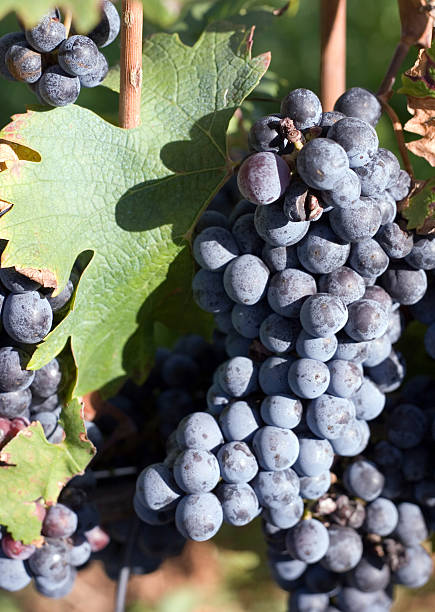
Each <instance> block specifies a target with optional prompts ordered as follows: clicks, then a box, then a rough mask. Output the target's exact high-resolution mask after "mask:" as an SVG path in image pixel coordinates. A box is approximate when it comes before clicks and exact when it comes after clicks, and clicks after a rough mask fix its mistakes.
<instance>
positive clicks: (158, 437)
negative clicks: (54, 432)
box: [78, 334, 225, 580]
mask: <svg viewBox="0 0 435 612" xmlns="http://www.w3.org/2000/svg"><path fill="white" fill-rule="evenodd" d="M215 336H219V334H216V335H215ZM224 355H225V352H224V349H223V347H222V346H221V343H220V341H219V338H218V337H216V338H215V342H213V343H212V344H211V343H209V342H207V341H206V340H204V339H203V338H201V337H200V336H198V335H195V334H190V335H186V336H182V337H181V338H180V339H179V340H178V341H177V342H176V343H175V345H174V347H173V349H172V350H169V349H167V348H159V349H157V352H156V359H155V365H154V367H153V369H152V370H151V373H150V375H149V377H148V378H147V380H146V381H145V383H144V384H143V385H141V386H140V387H138V386H136V385H134V384H132V383H131V382H127V383H126V385H125V386H124V387H123V388H122V389H121V391H120V392H119V393H118V395H116V396H115V397H113V398H111V399H110V407H111V409H110V411H109V412H107V413H103V414H101V415H97V417H96V419H95V420H94V421H93V423H92V425H93V427H94V428H96V429H97V431H98V432H99V434H100V437H102V439H103V440H104V442H103V443H101V442H100V445H99V446H100V448H101V452H98V453H97V455H96V457H95V459H94V460H93V462H92V464H91V466H90V467H89V468H88V469H87V471H86V474H87V477H88V478H90V480H91V482H92V479H93V475H95V474H96V475H97V476H98V474H99V473H101V472H102V471H103V472H104V471H105V470H106V471H107V472H109V473H113V470H115V471H116V470H118V469H119V470H120V476H119V478H118V479H116V478H114V479H113V482H112V481H111V480H110V478H109V482H108V483H107V485H106V486H104V480H103V481H102V482H101V481H100V479H99V478H97V479H96V481H95V478H94V482H93V484H92V487H93V491H92V497H93V498H95V499H96V502H97V505H98V506H101V510H102V514H103V513H104V510H105V502H104V497H105V490H106V489H108V494H109V497H110V493H111V491H113V489H114V488H116V487H118V486H119V482H120V481H122V483H123V484H127V482H131V484H132V490H133V491H134V485H135V480H136V478H137V473H138V472H140V471H141V470H142V469H143V468H144V466H146V465H149V464H151V463H155V462H160V461H162V460H163V459H164V458H165V455H166V452H165V443H166V441H167V439H168V437H169V438H170V434H171V433H172V432H173V430H174V429H175V428H176V426H177V425H178V423H179V422H180V421H181V420H182V418H183V417H185V416H186V415H188V414H189V413H191V412H193V411H195V410H196V409H200V407H202V406H203V405H204V403H205V396H206V392H207V388H208V387H209V385H210V380H211V375H212V372H213V370H214V368H215V367H216V366H217V365H218V364H219V363H220V362H222V360H223V359H224ZM120 430H124V431H125V438H124V439H123V438H122V436H120ZM89 433H90V430H89V429H88V436H89ZM132 468H136V469H133V470H132ZM125 469H127V470H129V471H130V476H129V477H127V476H125V475H123V470H125ZM131 471H133V475H132V474H131ZM100 482H101V486H99V485H100ZM78 486H80V481H79V483H78ZM115 490H116V489H115ZM112 495H113V493H112ZM131 498H132V495H129V496H128V498H127V499H126V500H125V508H126V509H128V508H129V507H131ZM152 514H153V513H149V514H147V517H146V518H147V522H144V521H138V522H139V525H138V527H137V531H136V534H135V537H134V545H133V547H132V550H131V553H130V557H129V559H128V564H129V567H130V571H131V573H132V574H135V575H144V574H149V573H152V572H154V571H155V570H157V569H158V568H159V567H160V566H161V564H162V562H163V561H164V560H165V559H166V558H168V557H173V556H177V555H179V554H180V553H181V552H182V551H183V548H184V544H185V537H184V536H183V535H182V534H180V533H179V531H178V530H177V529H176V526H175V523H174V521H173V520H171V518H173V517H170V516H168V515H167V514H165V513H156V514H155V515H154V516H151V515H152ZM140 516H141V515H140ZM103 525H104V528H105V529H106V530H107V532H108V533H109V535H110V543H109V544H108V546H106V547H105V548H104V550H102V551H100V552H98V553H97V554H95V555H93V558H95V559H99V560H101V561H102V563H103V565H104V568H105V571H106V573H107V575H108V576H109V578H111V579H114V580H116V579H117V578H118V576H119V573H120V571H121V569H122V568H123V567H125V563H126V561H125V550H126V548H127V546H128V541H129V537H131V527H132V520H131V517H130V516H127V517H119V516H115V520H113V519H112V517H109V519H108V520H105V521H103Z"/></svg>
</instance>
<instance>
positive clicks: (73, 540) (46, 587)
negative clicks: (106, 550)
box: [0, 487, 109, 599]
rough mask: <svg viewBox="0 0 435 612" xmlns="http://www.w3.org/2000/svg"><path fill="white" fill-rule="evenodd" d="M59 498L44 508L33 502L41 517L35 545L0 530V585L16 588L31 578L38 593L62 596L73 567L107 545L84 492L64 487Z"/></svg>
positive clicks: (71, 578) (74, 572) (68, 587)
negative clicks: (59, 500) (60, 500)
mask: <svg viewBox="0 0 435 612" xmlns="http://www.w3.org/2000/svg"><path fill="white" fill-rule="evenodd" d="M63 498H64V499H63ZM61 499H62V501H63V503H57V504H55V505H53V506H50V507H49V508H48V510H47V511H46V510H45V509H44V507H43V506H42V505H40V504H37V508H36V510H37V513H38V515H39V516H40V517H41V519H42V533H41V536H42V542H41V543H40V544H39V545H38V546H34V545H32V544H29V545H25V544H23V543H22V542H20V541H17V540H14V539H13V538H12V537H11V535H10V534H8V533H7V531H6V530H3V532H1V548H2V551H1V555H0V567H1V571H0V588H3V589H6V590H8V591H18V590H21V589H22V588H24V587H25V586H27V585H28V584H29V583H30V582H31V581H32V579H33V580H34V585H35V588H36V590H37V591H38V592H39V593H41V594H42V595H45V596H46V597H49V598H55V599H58V598H61V597H65V595H67V594H68V593H69V592H70V591H71V589H72V587H73V585H74V581H75V578H76V575H77V569H80V568H81V567H83V566H84V565H85V564H86V563H87V562H88V561H89V559H90V557H91V554H92V553H93V552H94V553H95V552H97V551H99V550H101V549H102V548H103V547H105V546H106V545H107V543H108V540H109V538H108V535H107V534H106V532H105V531H104V530H103V529H101V527H100V526H99V517H98V512H97V510H96V508H95V507H94V505H93V504H91V503H89V502H88V501H87V500H86V496H85V494H84V492H83V491H81V490H79V489H76V488H74V487H67V488H66V489H64V491H63V492H62V497H61Z"/></svg>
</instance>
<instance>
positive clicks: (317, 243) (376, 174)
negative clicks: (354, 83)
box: [134, 88, 434, 612]
mask: <svg viewBox="0 0 435 612" xmlns="http://www.w3.org/2000/svg"><path fill="white" fill-rule="evenodd" d="M380 114H381V106H380V104H379V102H378V101H377V99H376V97H375V96H373V94H371V93H370V92H368V91H367V90H363V89H360V88H353V89H351V90H349V91H347V92H346V93H345V94H343V96H341V98H340V99H339V100H338V101H337V103H336V106H335V110H334V111H333V112H330V113H323V112H322V108H321V105H320V101H319V100H318V98H317V96H315V94H313V93H312V92H310V91H308V90H304V89H299V90H295V91H292V92H290V94H289V95H288V96H286V98H285V99H284V100H283V102H282V105H281V113H280V114H276V115H269V116H267V117H263V118H262V119H260V120H259V121H257V122H256V123H255V124H254V125H253V127H252V129H251V132H250V134H249V145H250V149H251V153H250V155H249V156H248V157H247V158H246V159H245V160H244V161H243V162H242V164H241V165H240V168H239V172H238V177H237V184H238V188H239V190H240V192H241V194H242V196H243V197H244V198H245V199H242V200H241V201H239V202H238V203H237V204H235V205H234V206H232V207H231V210H230V211H229V212H228V203H231V200H232V197H233V189H232V188H231V189H230V190H227V193H226V196H227V197H226V198H225V197H223V198H222V194H221V195H220V196H218V198H216V199H215V200H214V201H213V202H212V204H211V206H210V207H209V209H208V210H207V211H206V212H205V213H204V215H203V216H202V217H201V218H200V220H199V223H198V226H197V228H196V237H195V239H194V242H193V256H194V258H195V260H196V262H197V264H198V265H199V267H200V270H199V271H198V272H197V274H196V275H195V277H194V279H193V287H192V288H193V296H194V299H195V301H196V302H197V304H198V305H199V306H200V307H201V308H202V309H204V310H205V311H207V312H209V313H211V314H213V315H214V320H215V324H216V327H217V330H219V332H220V333H221V334H222V335H223V336H224V338H225V349H226V353H227V356H228V359H227V360H226V361H224V362H223V363H221V365H219V367H218V368H216V370H215V372H214V374H213V384H212V385H211V387H210V388H209V391H208V393H207V398H206V402H207V405H206V406H203V407H202V408H200V410H196V411H195V412H193V413H192V414H190V415H188V416H185V417H184V418H183V419H182V420H181V421H180V423H179V424H178V426H177V428H176V430H175V432H174V433H172V434H171V435H170V436H169V438H168V442H167V455H166V458H165V459H164V460H163V461H159V462H156V463H154V464H152V465H150V466H148V467H146V468H145V469H144V470H143V471H142V472H141V474H140V476H139V478H138V480H137V483H136V494H135V500H134V504H135V510H136V512H137V514H138V516H139V517H140V518H141V519H142V520H143V521H144V522H151V523H152V522H154V521H161V522H166V521H168V522H169V521H173V520H174V519H175V524H176V526H177V528H178V530H179V532H180V533H181V534H182V535H183V536H184V537H186V538H190V539H193V540H198V541H202V540H206V539H209V538H211V537H212V536H213V535H215V534H216V533H217V531H218V530H219V528H220V526H221V524H222V522H223V521H225V522H227V523H229V524H231V525H236V526H241V525H245V524H247V523H248V522H250V521H252V520H253V519H255V518H256V517H257V516H260V515H261V517H262V520H263V528H264V532H265V536H266V540H267V541H268V542H269V543H270V563H271V567H272V572H273V574H274V576H275V577H276V579H277V581H278V583H279V584H283V585H285V588H287V590H292V591H294V592H293V596H292V598H291V603H290V604H289V605H290V608H289V609H290V610H292V611H294V612H296V611H297V610H306V609H310V610H311V609H313V610H314V609H316V610H326V609H333V608H328V606H330V604H331V602H330V598H331V597H333V598H334V599H333V603H334V605H336V606H337V609H340V610H351V611H352V612H353V611H357V610H363V609H368V607H369V606H370V607H373V608H375V609H379V610H387V609H389V608H390V606H391V602H392V587H391V584H392V582H393V581H394V582H397V583H401V584H406V585H408V586H420V585H421V584H423V583H424V582H425V581H426V580H427V578H428V576H429V574H430V571H431V563H430V558H429V557H428V555H427V554H426V553H425V552H424V549H423V548H422V547H421V546H420V544H421V542H422V541H423V540H424V539H425V538H426V536H427V528H426V529H425V530H420V533H419V535H418V536H416V537H415V538H414V539H413V540H412V543H411V541H407V540H406V537H405V536H404V537H402V535H400V534H399V533H398V531H397V529H398V528H397V525H396V524H394V525H393V526H391V529H390V531H388V532H385V533H377V532H376V529H377V527H376V517H378V515H380V514H382V512H381V510H382V511H383V510H385V508H386V510H385V513H386V514H387V515H388V513H390V519H391V520H390V522H391V523H392V522H394V521H393V518H394V517H395V516H396V515H397V517H399V516H400V514H401V512H405V513H406V512H407V510H406V504H407V503H408V504H412V507H413V510H412V511H410V512H415V513H418V512H419V513H420V514H419V516H420V515H421V517H423V513H422V511H421V509H420V505H421V503H420V501H418V500H417V499H416V498H415V497H414V498H412V499H411V500H410V499H409V498H407V497H406V496H405V497H404V498H398V499H396V498H395V497H394V496H391V495H390V493H389V486H390V484H389V483H390V479H391V472H392V471H393V470H389V469H387V468H386V467H384V466H383V465H381V462H378V463H376V462H375V461H374V459H373V458H372V457H371V456H370V457H369V456H368V455H367V457H361V453H363V452H364V453H372V451H373V449H372V446H371V444H370V426H369V423H372V422H373V423H374V424H375V427H378V426H379V423H383V421H382V419H383V418H384V412H383V411H384V408H385V406H386V404H387V397H386V394H389V393H392V392H394V391H396V390H397V389H398V388H399V387H400V385H401V383H402V381H403V379H404V376H405V363H404V360H403V358H402V356H401V355H400V353H399V352H398V351H396V350H395V349H394V348H393V345H394V344H395V343H396V342H397V341H398V340H399V338H400V337H401V335H402V330H403V327H404V321H403V315H402V312H401V307H402V306H404V307H410V308H411V310H412V309H417V308H418V307H419V305H420V304H421V303H422V302H423V301H424V300H425V299H427V298H426V297H424V296H425V292H426V289H427V284H428V281H427V272H426V271H430V270H431V269H432V268H433V261H432V260H431V248H432V245H433V244H434V243H432V242H431V240H430V239H429V238H424V237H419V236H415V235H414V234H413V233H411V232H409V231H408V230H407V229H406V226H405V225H404V223H403V221H402V219H401V218H400V216H399V215H397V207H396V202H398V201H400V200H403V199H404V198H406V196H407V195H408V193H409V190H410V187H411V179H410V177H409V175H408V174H407V173H406V172H405V171H403V170H401V169H400V165H399V162H398V160H397V159H396V157H395V156H394V155H393V153H391V152H390V151H388V150H386V149H383V148H379V142H378V138H377V135H376V132H375V131H374V129H373V126H374V125H376V122H377V121H378V119H379V117H380ZM228 196H229V197H228ZM225 199H226V200H227V202H226V203H225ZM428 274H429V276H430V275H431V272H428ZM429 310H430V308H429ZM385 418H388V419H390V420H391V417H390V410H389V409H388V414H387V416H386V417H385ZM396 421H398V422H399V426H400V416H399V417H398V419H396ZM404 423H405V424H402V427H403V429H406V428H407V427H408V428H409V427H411V425H410V423H409V421H406V419H405V420H404ZM411 429H412V427H411ZM385 443H387V442H385ZM380 445H381V443H380ZM426 455H427V456H428V452H427V451H426ZM368 457H369V458H368ZM391 486H393V485H391ZM426 486H427V485H426ZM364 487H366V489H367V490H365V489H364ZM403 504H405V506H403ZM378 506H379V507H380V510H379V512H377V507H378ZM384 506H385V508H383V507H384ZM415 508H416V510H415ZM369 517H372V519H373V520H372V522H371V523H370V522H369ZM378 520H380V519H379V517H378ZM397 520H398V521H399V518H398V519H397ZM421 520H423V522H424V521H425V520H426V519H425V517H423V518H421ZM420 522H421V521H420ZM425 524H426V523H425ZM386 536H389V537H388V538H387V537H386ZM418 538H420V539H418ZM428 559H429V561H428ZM416 565H417V566H421V567H420V569H417V570H415V569H413V568H415V566H416ZM379 567H380V569H379V572H378V573H379V574H380V575H381V576H378V575H375V574H376V571H378V568H379ZM356 568H358V569H356ZM413 572H414V574H412V573H413ZM351 576H352V577H351ZM364 576H365V577H364ZM367 576H368V577H367ZM364 580H366V581H367V584H366V585H365V583H364ZM370 581H371V582H370ZM295 589H296V590H295ZM310 598H311V599H310Z"/></svg>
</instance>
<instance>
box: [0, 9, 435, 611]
mask: <svg viewBox="0 0 435 612" xmlns="http://www.w3.org/2000/svg"><path fill="white" fill-rule="evenodd" d="M241 4H243V3H241V2H232V3H230V2H228V1H227V0H223V1H220V0H215V1H208V2H202V1H194V2H188V1H186V0H150V1H149V2H148V1H147V2H145V3H144V5H145V7H144V10H145V24H144V28H145V35H150V34H152V33H153V32H157V31H168V32H173V31H177V32H179V34H180V36H181V38H182V40H183V41H184V42H186V43H187V44H192V43H194V42H195V40H196V38H197V37H198V35H199V34H200V32H201V30H202V29H203V27H204V25H205V24H206V23H207V21H209V20H211V19H213V18H216V17H219V18H220V17H225V18H226V19H227V20H230V21H233V22H237V23H243V24H245V25H247V26H251V25H254V24H255V26H256V30H255V38H254V46H253V54H255V55H256V54H259V53H263V52H265V51H271V52H272V62H271V66H270V70H269V72H268V73H267V75H266V77H265V78H264V80H263V82H262V83H261V84H260V86H259V88H258V89H257V90H256V92H254V94H253V95H252V96H251V98H254V99H253V100H249V101H247V102H245V104H244V105H243V107H242V110H241V112H239V113H237V116H236V117H235V118H234V119H233V121H232V122H231V125H230V130H229V149H230V154H231V155H232V156H233V157H237V156H238V154H239V153H240V151H243V150H246V133H247V131H248V130H249V127H250V125H251V123H252V120H253V119H254V118H257V117H259V116H261V115H264V114H269V113H273V112H278V111H279V99H280V98H281V97H283V96H284V95H285V93H287V92H288V91H289V90H290V89H294V88H296V87H306V88H310V89H313V90H314V91H315V92H318V91H319V60H320V48H319V47H320V43H319V40H320V38H319V31H320V30H319V4H318V1H317V0H300V1H299V2H291V3H290V7H289V9H288V10H287V11H286V12H285V13H284V14H283V15H282V16H280V17H277V16H274V15H273V13H272V10H271V9H270V8H261V3H260V2H254V3H253V2H252V1H251V2H247V3H245V5H248V4H249V6H251V7H254V8H253V9H252V10H250V11H249V12H247V11H246V10H244V9H242V10H240V12H239V13H237V14H234V11H235V10H236V9H235V8H234V6H235V5H237V6H240V5H241ZM231 5H233V6H231ZM347 26H348V31H347V43H348V51H347V86H348V87H352V86H357V85H358V86H361V87H365V88H368V89H371V90H373V91H376V89H377V88H378V86H379V84H380V83H381V81H382V78H383V76H384V74H385V72H386V69H387V67H388V64H389V62H390V59H391V56H392V53H393V50H394V48H395V45H396V43H397V41H398V38H399V36H400V23H399V15H398V9H397V2H396V0H381V1H380V0H364V2H361V0H348V17H347ZM17 29H19V28H18V24H17V21H16V19H15V17H14V16H13V15H9V16H8V17H6V18H5V19H3V20H2V21H0V35H3V34H5V33H8V32H13V31H16V30H17ZM119 44H120V43H119V39H118V40H117V41H115V42H114V43H113V44H112V45H110V46H109V47H108V48H107V49H105V54H106V56H107V57H108V60H109V62H110V64H111V65H115V64H116V63H117V62H118V58H119ZM416 55H417V51H416V50H413V51H411V53H410V54H409V57H408V58H407V60H406V62H405V63H404V66H403V71H404V70H405V69H407V68H409V67H410V66H411V65H412V64H413V63H414V61H415V58H416ZM146 78H147V76H146V74H145V75H144V80H145V82H146ZM399 86H400V79H398V82H397V83H396V86H395V88H396V89H398V87H399ZM265 97H267V98H273V99H276V100H271V101H268V102H264V101H258V100H257V101H256V100H255V98H265ZM33 104H35V98H34V95H33V94H32V92H31V91H30V90H29V89H27V88H26V86H25V85H23V84H20V83H9V82H6V81H2V82H1V84H0V125H1V127H3V126H5V125H6V124H7V123H8V122H9V119H10V117H11V115H13V114H16V113H22V112H25V110H26V107H27V106H29V105H33ZM78 104H80V105H81V106H84V107H86V108H89V109H91V110H93V111H94V112H96V113H98V114H100V115H102V116H103V117H104V118H105V119H107V120H108V121H111V122H114V123H116V117H117V96H116V95H115V94H114V93H113V92H111V91H109V90H108V89H105V88H104V87H98V88H96V89H87V90H84V91H82V93H81V94H80V97H79V100H78ZM391 104H392V106H393V107H394V108H395V109H396V111H397V112H398V114H399V116H400V118H401V120H402V121H403V122H405V121H406V120H407V119H408V118H409V114H408V113H407V110H406V100H405V98H404V96H400V95H397V96H394V97H393V98H392V101H391ZM377 130H378V134H379V137H380V141H381V143H382V145H383V146H384V147H387V148H389V149H391V150H393V151H394V152H395V153H396V155H398V150H397V146H396V143H395V139H394V135H393V132H392V129H391V125H390V123H389V120H388V118H386V117H383V118H382V120H381V121H380V122H379V124H378V127H377ZM409 139H412V137H411V136H410V137H409ZM410 155H411V159H412V163H413V165H414V168H415V174H416V176H417V177H418V178H427V177H429V176H431V175H433V169H432V168H431V167H430V166H429V164H428V163H426V162H425V161H424V160H421V159H419V158H417V157H415V156H413V155H412V154H410ZM66 188H68V185H66ZM421 331H422V330H421V329H420V328H419V324H418V323H413V324H412V329H411V330H410V332H409V333H408V335H407V336H406V337H405V339H404V340H403V339H402V341H401V344H402V346H399V349H400V350H403V352H404V353H405V356H406V354H408V355H411V354H412V356H413V358H412V360H410V362H411V363H410V371H409V375H413V374H415V373H421V372H422V371H424V369H425V367H426V365H425V363H423V361H419V355H421V354H422V352H423V351H422V349H421V342H422V341H421ZM422 359H423V357H422ZM114 592H115V583H114V582H113V581H111V580H110V579H109V578H107V576H106V575H105V574H104V571H103V569H102V567H101V565H100V564H99V563H98V562H94V563H93V564H91V566H90V567H87V568H86V569H84V570H83V571H81V572H80V575H79V577H78V580H77V582H76V585H75V587H74V589H73V591H72V593H71V594H70V595H69V596H68V597H67V598H65V599H64V600H61V601H50V600H47V599H45V598H43V597H41V596H39V595H37V594H36V593H35V591H34V590H33V588H32V587H31V586H30V587H28V588H27V589H25V590H24V591H22V592H20V593H18V594H16V595H11V596H9V595H5V594H0V612H18V611H29V612H30V610H31V611H32V612H45V611H49V612H64V611H65V612H66V611H67V610H71V611H72V610H80V611H83V610H90V611H91V612H100V611H101V612H107V611H108V610H111V609H112V607H113V600H114ZM286 598H287V597H286V593H284V592H283V591H281V590H280V589H278V588H277V587H276V586H274V584H273V582H272V581H271V580H270V578H269V574H268V568H267V561H266V558H265V545H264V541H263V538H262V536H261V534H260V524H259V520H257V521H255V522H254V523H253V524H251V525H250V526H248V527H245V528H243V529H240V530H236V529H235V528H232V529H230V528H228V527H226V528H223V529H222V530H221V532H220V533H219V536H218V537H216V538H215V539H214V540H213V541H212V542H205V543H202V544H197V543H192V544H189V545H188V546H187V547H186V549H185V551H184V553H183V555H182V556H181V557H180V558H176V559H170V560H168V561H167V562H165V563H164V564H163V566H162V568H161V569H159V570H158V571H156V572H154V573H153V574H150V575H149V576H144V577H142V576H137V577H133V578H132V579H131V581H130V584H129V589H128V597H127V601H128V607H127V609H128V612H218V611H222V610H225V611H226V612H284V610H285V608H286ZM394 610H395V612H404V611H405V610H406V611H407V612H429V611H431V610H435V582H434V581H433V580H432V581H431V582H430V583H429V584H428V585H426V586H425V587H424V588H422V589H419V590H416V591H415V590H414V591H407V590H406V589H398V596H397V602H396V604H395V606H394Z"/></svg>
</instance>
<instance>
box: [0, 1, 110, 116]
mask: <svg viewBox="0 0 435 612" xmlns="http://www.w3.org/2000/svg"><path fill="white" fill-rule="evenodd" d="M101 11H102V17H101V21H100V22H99V23H98V25H97V26H96V27H95V28H94V29H93V30H92V32H89V33H88V35H87V36H83V35H81V34H73V35H72V36H68V35H67V31H66V28H65V26H64V24H63V23H62V19H61V14H60V11H59V9H53V10H52V11H50V12H49V13H47V14H46V15H44V16H43V17H42V18H41V19H40V21H39V23H38V24H37V25H36V26H35V27H33V28H31V29H29V30H25V31H24V32H12V33H10V34H6V35H5V36H2V37H1V38H0V74H1V75H2V76H3V77H4V78H6V79H8V80H10V81H22V82H24V83H27V84H28V85H29V87H30V88H31V89H32V91H33V92H34V93H35V95H36V96H37V98H38V100H39V102H41V103H42V104H47V105H49V106H66V105H67V104H73V103H74V102H75V101H76V100H77V98H78V96H79V94H80V89H81V87H96V86H97V85H99V84H100V83H101V82H102V81H103V79H104V78H105V76H106V75H107V72H108V70H109V66H108V64H107V60H106V58H105V56H104V55H103V53H101V51H99V48H101V47H105V46H107V45H109V44H110V43H111V42H113V41H114V40H115V38H116V37H117V35H118V33H119V29H120V18H119V14H118V11H117V10H116V8H115V6H114V4H112V2H110V0H103V2H102V4H101Z"/></svg>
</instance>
